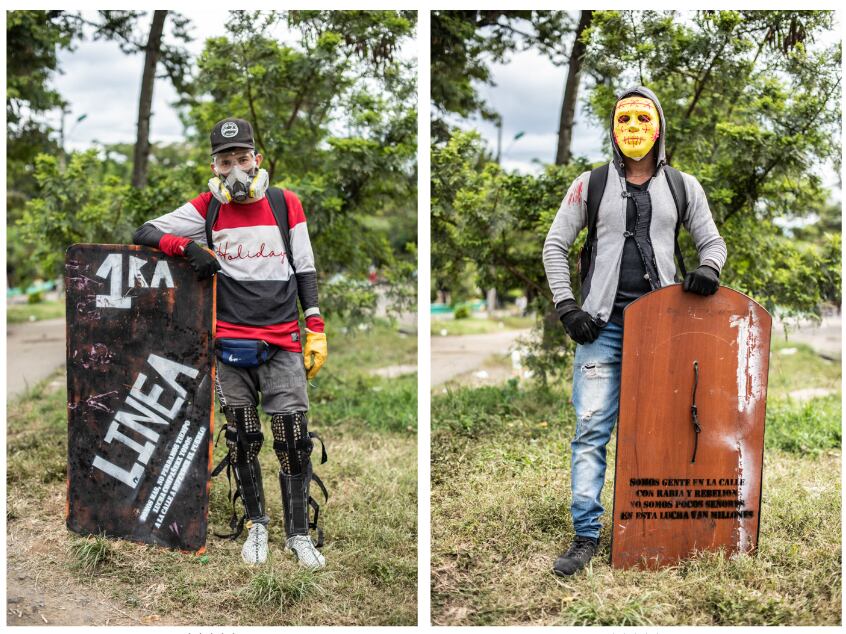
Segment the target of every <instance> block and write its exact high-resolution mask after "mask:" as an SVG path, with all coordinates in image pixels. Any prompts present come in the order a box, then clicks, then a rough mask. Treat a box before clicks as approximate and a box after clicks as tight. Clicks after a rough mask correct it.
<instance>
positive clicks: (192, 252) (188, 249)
mask: <svg viewBox="0 0 846 634" xmlns="http://www.w3.org/2000/svg"><path fill="white" fill-rule="evenodd" d="M185 257H186V258H187V259H188V263H189V264H190V265H191V268H192V269H194V272H195V273H196V274H197V279H198V280H202V279H205V278H207V277H211V276H212V275H214V274H215V273H217V272H218V271H219V270H220V262H218V261H217V258H216V257H215V256H214V254H213V253H212V252H211V251H210V250H209V249H204V248H203V247H201V246H200V245H199V244H197V243H196V242H194V241H193V240H192V241H191V242H189V243H188V244H187V245H186V246H185Z"/></svg>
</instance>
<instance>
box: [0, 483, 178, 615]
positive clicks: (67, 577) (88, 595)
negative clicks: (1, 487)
mask: <svg viewBox="0 0 846 634" xmlns="http://www.w3.org/2000/svg"><path fill="white" fill-rule="evenodd" d="M57 493H58V494H59V495H60V496H61V495H62V494H63V492H61V491H58V492H57ZM49 507H50V508H64V502H63V500H56V501H52V500H51V503H50V504H49ZM67 543H68V532H67V529H66V528H65V524H64V518H62V517H61V516H58V515H53V514H51V515H50V516H48V517H45V518H27V517H26V516H23V517H19V518H15V519H10V520H9V521H8V525H7V537H6V624H7V625H41V626H44V625H52V626H56V625H142V624H148V625H163V623H160V622H159V621H158V616H157V615H154V614H142V613H130V612H127V611H126V610H125V609H123V608H119V607H117V605H115V604H114V601H113V600H110V599H109V598H108V597H106V596H103V595H101V594H100V593H99V592H98V591H97V590H96V589H95V588H94V587H93V586H91V585H87V584H85V583H84V582H82V583H80V579H79V577H73V576H71V574H69V573H68V572H67V570H68V562H69V556H68V553H67V550H66V544H67Z"/></svg>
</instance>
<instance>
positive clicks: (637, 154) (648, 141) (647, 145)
mask: <svg viewBox="0 0 846 634" xmlns="http://www.w3.org/2000/svg"><path fill="white" fill-rule="evenodd" d="M660 129H661V122H660V120H659V117H658V109H657V108H656V107H655V104H654V103H652V100H650V99H647V98H646V97H640V96H633V97H626V98H625V99H620V101H618V102H617V107H616V108H615V109H614V140H615V141H616V142H617V146H618V147H619V148H620V151H621V152H622V153H623V154H624V155H625V156H628V157H629V158H630V159H634V160H635V161H639V160H640V159H642V158H643V157H644V156H646V155H647V154H649V150H651V149H652V146H653V145H655V141H656V139H657V138H658V134H659V133H660Z"/></svg>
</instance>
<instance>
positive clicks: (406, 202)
mask: <svg viewBox="0 0 846 634" xmlns="http://www.w3.org/2000/svg"><path fill="white" fill-rule="evenodd" d="M336 13H338V12H304V11H300V12H292V13H291V14H290V15H289V16H279V15H277V14H273V13H270V14H255V13H247V12H235V13H233V14H232V19H231V20H230V21H229V24H230V34H231V35H230V37H220V38H212V39H209V40H208V41H207V43H206V48H205V50H204V51H203V53H202V55H201V56H200V58H199V60H198V70H197V78H196V83H195V86H196V90H195V93H196V99H195V100H194V102H193V103H192V104H191V106H190V109H189V113H188V121H190V122H191V123H192V125H193V126H194V128H195V129H196V130H197V131H198V132H200V134H202V137H200V138H198V139H197V143H198V144H203V145H205V144H206V143H207V141H206V134H207V131H208V130H210V129H211V128H212V126H213V125H214V122H215V121H218V120H220V119H222V118H224V117H225V116H240V117H243V118H245V119H248V120H249V121H250V122H251V123H252V125H253V130H254V132H255V137H256V144H257V146H258V147H257V149H258V151H260V152H261V153H262V154H263V155H264V157H265V161H266V163H265V166H266V167H267V169H268V172H269V174H270V178H271V182H272V183H274V184H281V185H284V186H285V187H288V188H290V189H292V190H294V191H295V192H297V194H298V195H299V196H300V198H301V199H302V200H303V204H304V207H305V209H306V213H307V215H308V219H309V230H310V232H311V234H312V241H313V243H314V244H315V249H316V250H317V251H318V252H319V253H320V254H321V257H320V264H321V269H322V271H323V272H324V273H327V274H331V273H337V272H342V271H343V272H344V273H345V274H348V275H353V276H361V277H363V276H364V275H365V274H366V272H367V269H368V267H369V266H370V264H371V263H374V262H375V263H376V265H377V266H379V267H385V266H387V267H390V266H391V265H392V264H393V260H394V257H395V256H394V253H395V250H394V249H392V248H391V244H390V240H389V236H391V235H392V231H391V229H392V227H393V226H394V225H395V224H396V221H398V220H399V221H400V223H401V224H402V228H403V231H404V233H405V238H406V241H410V240H416V237H415V236H413V235H412V234H411V232H410V227H409V226H408V223H407V220H405V219H408V218H410V217H416V168H415V158H416V92H415V77H414V73H413V67H412V65H411V63H410V62H408V61H407V60H404V59H402V58H401V57H400V56H398V55H397V51H398V48H399V47H400V46H401V44H402V43H403V42H404V41H408V40H409V39H410V37H411V35H412V34H413V29H414V16H413V14H409V13H407V12H393V11H382V12H342V13H343V15H336ZM283 18H284V19H285V20H286V23H287V24H288V25H289V27H292V29H291V30H292V33H291V37H292V39H294V38H296V39H297V41H296V45H294V43H293V42H292V43H291V44H285V43H283V42H281V41H279V40H277V39H276V38H274V37H272V36H271V35H270V33H269V30H270V28H271V27H272V26H274V25H275V24H278V22H279V20H280V19H283ZM378 219H382V220H384V221H385V222H382V223H380V222H379V221H378ZM380 224H381V227H380ZM403 246H404V243H403ZM394 247H395V249H396V248H397V247H399V245H397V244H394ZM409 255H410V254H409Z"/></svg>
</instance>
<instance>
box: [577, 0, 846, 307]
mask: <svg viewBox="0 0 846 634" xmlns="http://www.w3.org/2000/svg"><path fill="white" fill-rule="evenodd" d="M833 18H834V16H833V12H831V11H699V12H696V13H693V14H692V15H689V19H687V20H685V19H680V16H679V14H677V13H676V12H656V11H643V12H617V11H606V12H596V13H595V15H594V20H593V24H592V26H591V28H590V33H589V36H588V37H589V44H588V50H587V55H586V59H585V66H586V68H590V69H591V71H592V74H593V75H594V76H597V75H598V76H601V77H602V78H603V82H602V83H600V84H597V85H596V86H595V88H594V89H593V91H592V92H591V96H590V105H591V108H592V111H593V114H594V116H595V118H596V119H597V120H598V121H600V122H602V124H603V125H606V126H607V125H608V122H609V117H608V113H609V112H610V111H611V108H612V107H613V104H614V101H615V99H616V97H615V94H616V93H617V92H618V91H619V90H621V89H623V88H624V87H625V86H627V85H631V84H633V83H639V84H643V85H646V86H649V87H650V88H652V89H653V90H654V91H655V92H656V94H657V95H658V96H659V98H660V99H661V103H662V106H663V109H664V114H665V117H666V121H667V155H668V158H669V160H670V162H671V163H672V164H673V165H675V166H676V167H678V168H679V169H681V170H684V171H686V172H689V173H691V174H693V175H695V176H696V177H697V178H698V179H699V181H700V182H701V183H702V185H703V187H704V188H705V192H706V193H707V195H708V200H709V203H710V206H711V210H712V212H713V213H714V219H715V221H716V223H717V226H718V227H719V228H720V232H721V234H722V235H723V237H724V239H725V240H726V244H727V247H728V253H729V257H728V261H727V263H726V267H725V269H724V271H723V275H722V282H723V283H725V284H727V285H730V286H732V287H734V288H737V289H738V290H741V291H743V292H746V293H748V294H750V295H751V296H753V297H754V298H755V299H757V300H758V301H760V302H761V303H763V304H764V305H765V306H766V307H767V308H768V309H769V310H775V309H776V308H779V309H781V310H783V311H785V312H799V313H803V314H809V313H810V314H813V313H815V312H816V311H817V310H818V306H819V304H820V302H821V301H824V300H834V299H835V298H833V297H829V296H826V295H824V294H823V292H822V288H823V287H824V286H826V284H825V278H826V276H828V275H829V272H828V271H823V270H821V269H820V268H819V266H818V265H819V264H820V262H817V259H816V258H815V257H813V256H812V255H811V254H810V253H809V252H806V251H802V250H800V247H799V246H798V245H796V244H795V242H794V240H793V239H792V238H791V237H790V236H789V235H786V234H785V232H784V230H783V229H781V228H780V227H779V226H778V224H777V223H775V222H774V221H775V220H776V219H778V218H795V217H804V216H807V215H808V213H809V211H810V210H813V209H815V208H819V207H820V206H822V205H825V203H826V200H827V198H828V197H829V195H830V192H829V191H828V190H827V189H826V188H825V187H824V186H823V185H822V182H821V180H820V178H819V176H818V173H819V170H820V169H821V168H822V167H823V166H824V165H825V164H826V163H827V162H828V163H831V164H834V165H835V166H837V167H839V162H840V134H841V130H840V93H841V72H840V69H841V47H840V43H839V42H837V43H835V44H832V45H829V46H826V47H821V46H814V41H815V40H816V39H818V38H820V37H821V36H822V35H823V34H824V32H826V31H829V32H830V31H831V29H832V28H833ZM682 247H683V250H684V252H685V254H686V258H685V259H686V260H687V261H688V262H693V263H695V262H696V261H697V260H696V256H695V251H694V249H693V247H692V243H691V241H690V240H689V238H688V237H687V236H686V234H684V235H683V239H682ZM818 255H819V254H818Z"/></svg>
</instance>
